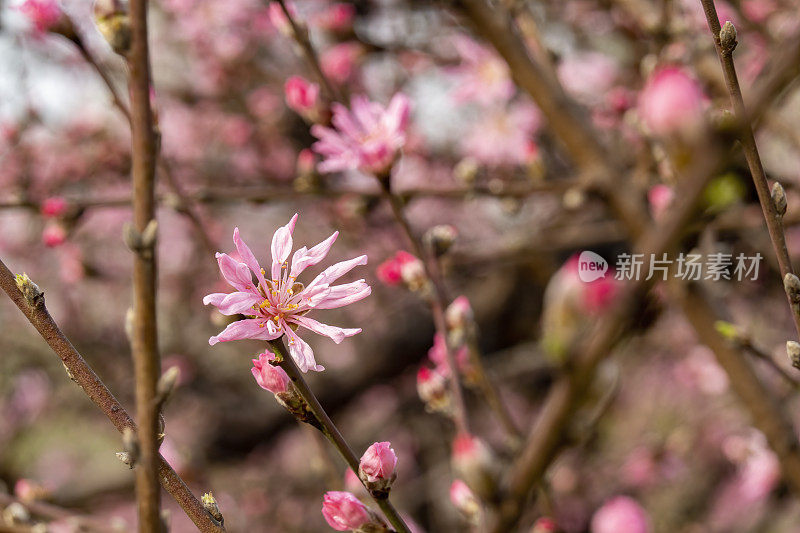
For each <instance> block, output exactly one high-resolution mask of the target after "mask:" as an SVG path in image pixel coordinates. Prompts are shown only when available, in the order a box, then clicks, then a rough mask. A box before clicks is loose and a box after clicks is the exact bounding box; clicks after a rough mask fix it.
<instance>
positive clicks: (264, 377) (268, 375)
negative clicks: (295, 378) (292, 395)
mask: <svg viewBox="0 0 800 533" xmlns="http://www.w3.org/2000/svg"><path fill="white" fill-rule="evenodd" d="M274 360H275V354H273V353H272V352H270V351H269V350H264V351H263V352H262V353H260V354H258V359H253V368H251V369H250V371H251V372H252V373H253V377H254V378H256V383H258V386H259V387H261V388H262V389H266V390H268V391H270V392H271V393H272V394H278V393H281V392H286V390H287V389H288V388H289V382H290V381H291V380H290V379H289V376H288V375H287V374H286V371H285V370H283V369H282V368H281V367H279V366H273V365H271V364H270V361H274Z"/></svg>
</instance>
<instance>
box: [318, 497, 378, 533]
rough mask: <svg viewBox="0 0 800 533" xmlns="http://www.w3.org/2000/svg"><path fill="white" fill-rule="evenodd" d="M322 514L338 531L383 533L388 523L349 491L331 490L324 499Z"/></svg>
mask: <svg viewBox="0 0 800 533" xmlns="http://www.w3.org/2000/svg"><path fill="white" fill-rule="evenodd" d="M322 516H323V517H325V521H326V522H328V525H330V526H331V527H332V528H333V529H335V530H336V531H355V532H357V533H381V532H385V531H389V528H388V527H387V526H386V523H385V522H384V521H383V520H381V518H380V517H379V516H378V515H377V514H375V512H374V511H372V509H370V508H369V507H367V506H366V505H364V504H363V503H361V500H359V499H358V498H356V497H355V496H354V495H353V494H351V493H349V492H342V491H329V492H326V493H325V496H324V497H323V499H322Z"/></svg>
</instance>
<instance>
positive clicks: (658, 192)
mask: <svg viewBox="0 0 800 533" xmlns="http://www.w3.org/2000/svg"><path fill="white" fill-rule="evenodd" d="M674 198H675V191H674V190H672V187H670V186H669V185H664V184H663V183H660V184H658V185H654V186H653V187H651V188H650V190H649V191H647V201H648V203H649V204H650V214H651V215H653V218H654V219H655V220H661V219H662V218H663V217H664V213H666V211H667V209H668V208H669V206H670V205H671V204H672V200H673V199H674Z"/></svg>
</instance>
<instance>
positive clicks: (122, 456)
mask: <svg viewBox="0 0 800 533" xmlns="http://www.w3.org/2000/svg"><path fill="white" fill-rule="evenodd" d="M114 455H116V456H117V459H119V460H120V461H122V463H123V464H126V465H128V468H130V469H131V470H133V467H134V466H136V461H134V459H133V457H131V454H130V453H128V452H117V453H115V454H114Z"/></svg>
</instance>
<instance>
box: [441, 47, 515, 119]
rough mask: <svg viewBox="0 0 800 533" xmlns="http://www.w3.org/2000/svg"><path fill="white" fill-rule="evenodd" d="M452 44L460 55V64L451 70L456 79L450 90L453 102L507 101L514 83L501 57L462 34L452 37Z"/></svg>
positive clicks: (511, 94)
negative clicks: (451, 90) (452, 88)
mask: <svg viewBox="0 0 800 533" xmlns="http://www.w3.org/2000/svg"><path fill="white" fill-rule="evenodd" d="M453 45H454V46H455V48H456V51H457V52H458V55H459V56H460V57H461V65H460V66H458V67H457V68H455V69H453V70H452V72H453V73H454V74H455V75H456V77H457V79H458V84H457V86H456V88H455V89H454V90H453V93H452V96H453V99H454V100H455V101H456V102H459V103H466V102H478V103H481V104H491V103H494V102H506V101H508V100H509V98H511V97H512V96H513V95H514V82H513V81H512V80H511V75H510V72H509V70H508V64H507V63H506V62H505V61H504V60H503V58H501V57H500V56H498V55H497V54H496V53H494V52H493V51H491V50H489V49H488V48H486V47H484V46H481V45H480V44H478V43H477V42H475V41H474V40H472V39H470V38H469V37H466V36H463V35H459V36H457V37H455V38H454V39H453Z"/></svg>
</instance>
